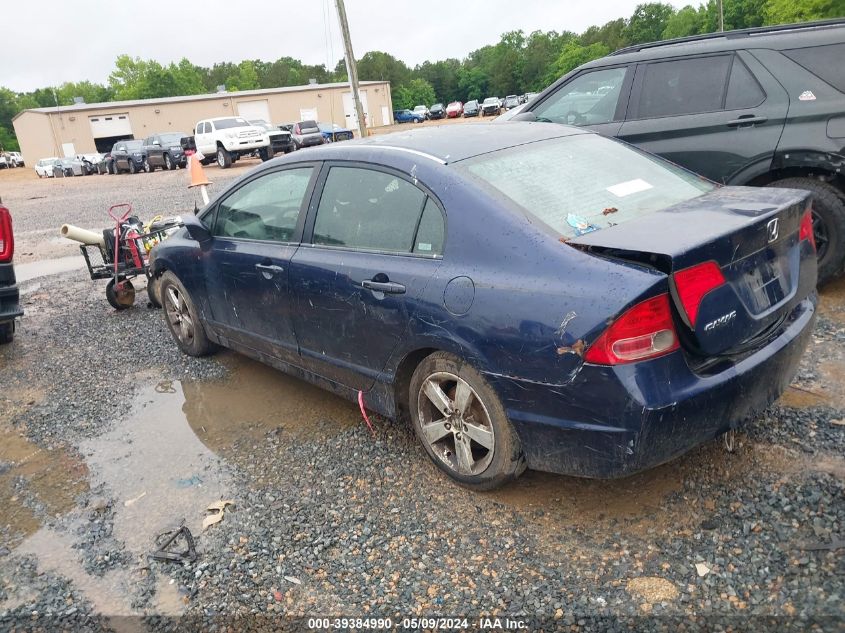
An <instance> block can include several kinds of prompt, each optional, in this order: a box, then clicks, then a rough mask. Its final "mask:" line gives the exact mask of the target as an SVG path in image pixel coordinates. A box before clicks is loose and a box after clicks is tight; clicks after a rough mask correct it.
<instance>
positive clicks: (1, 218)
mask: <svg viewBox="0 0 845 633" xmlns="http://www.w3.org/2000/svg"><path fill="white" fill-rule="evenodd" d="M14 254H15V236H14V235H13V234H12V214H11V213H9V210H8V209H7V208H6V207H4V206H0V262H8V261H11V260H12V255H14Z"/></svg>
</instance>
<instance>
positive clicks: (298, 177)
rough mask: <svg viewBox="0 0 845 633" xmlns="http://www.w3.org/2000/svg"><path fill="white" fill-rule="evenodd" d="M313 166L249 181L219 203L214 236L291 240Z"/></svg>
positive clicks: (278, 172) (275, 173)
mask: <svg viewBox="0 0 845 633" xmlns="http://www.w3.org/2000/svg"><path fill="white" fill-rule="evenodd" d="M313 170H314V168H313V167H299V168H295V169H286V170H284V171H275V172H271V173H269V174H264V175H263V176H260V177H258V178H256V179H255V180H251V181H249V182H248V183H246V184H245V185H243V186H242V187H240V188H239V189H237V190H235V191H234V192H233V193H232V194H230V195H229V196H228V197H227V198H225V199H224V200H222V201H221V202H220V204H219V205H218V208H217V218H216V220H215V223H214V231H213V233H214V235H217V236H219V237H234V238H241V239H250V240H263V241H273V242H290V241H292V239H293V237H294V235H295V232H296V226H297V223H298V221H299V214H300V213H301V210H302V202H303V200H304V198H305V194H306V192H307V191H308V183H309V182H310V181H311V175H312V173H313Z"/></svg>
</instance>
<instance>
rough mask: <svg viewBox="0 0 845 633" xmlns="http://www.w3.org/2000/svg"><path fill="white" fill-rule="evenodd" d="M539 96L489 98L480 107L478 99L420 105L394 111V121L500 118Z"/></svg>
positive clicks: (529, 94)
mask: <svg viewBox="0 0 845 633" xmlns="http://www.w3.org/2000/svg"><path fill="white" fill-rule="evenodd" d="M537 94H538V93H536V92H526V93H525V94H522V95H508V96H507V97H505V98H504V99H500V98H498V97H488V98H486V99H485V100H484V102H483V103H482V104H480V105H479V103H478V101H477V100H476V99H472V100H470V101H467V102H466V103H464V102H462V101H451V102H450V103H449V104H448V105H446V106H445V107H444V105H443V104H442V103H435V104H434V105H432V106H431V107H430V108H429V107H427V106H425V105H418V106H416V107H415V108H414V109H413V110H407V109H405V110H394V111H393V120H394V121H395V122H396V123H422V122H423V121H429V120H438V119H455V118H458V117H461V116H463V117H474V116H488V115H490V116H498V115H499V114H501V113H502V112H503V111H507V110H510V109H512V108H516V107H518V106H520V105H522V104H524V103H527V102H529V101H531V100H532V99H533V98H534V97H536V96H537Z"/></svg>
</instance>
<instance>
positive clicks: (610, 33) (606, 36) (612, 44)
mask: <svg viewBox="0 0 845 633" xmlns="http://www.w3.org/2000/svg"><path fill="white" fill-rule="evenodd" d="M579 39H580V41H581V45H582V46H589V45H590V44H604V45H605V46H607V48H608V50H611V51H615V50H619V49H620V48H625V47H626V46H628V45H629V44H630V43H631V42H630V40H629V39H628V20H626V19H625V18H618V19H616V20H611V21H610V22H606V23H605V24H603V25H602V26H591V27H590V28H588V29H587V30H586V31H584V32H583V33H582V34H581V37H580V38H579Z"/></svg>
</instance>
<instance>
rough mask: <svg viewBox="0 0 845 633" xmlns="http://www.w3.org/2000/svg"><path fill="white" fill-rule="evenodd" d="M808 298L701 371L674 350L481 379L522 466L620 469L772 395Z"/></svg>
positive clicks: (797, 349) (725, 422) (799, 338)
mask: <svg viewBox="0 0 845 633" xmlns="http://www.w3.org/2000/svg"><path fill="white" fill-rule="evenodd" d="M815 306H816V297H815V295H813V296H812V297H809V298H807V299H805V300H804V301H802V302H801V303H800V304H799V305H798V306H796V308H795V309H794V310H793V312H792V314H790V316H789V317H788V319H787V320H786V321H785V323H784V325H783V326H782V327H781V330H780V331H779V333H778V335H777V336H776V338H774V339H773V340H771V341H770V342H769V343H768V344H767V345H765V346H764V347H762V348H760V349H758V350H757V351H755V352H754V353H752V354H751V355H749V356H747V357H745V358H743V359H741V360H738V361H736V362H735V363H733V364H732V365H731V366H729V367H727V368H725V369H722V370H721V371H718V372H714V373H712V374H710V375H701V374H696V373H694V372H693V371H692V370H691V369H690V368H689V366H688V364H687V361H686V359H685V357H684V355H683V353H682V352H680V351H678V352H674V353H672V354H669V355H667V356H664V357H662V358H658V359H655V360H653V361H649V362H644V363H635V364H631V365H621V366H617V367H604V366H598V365H589V364H585V365H583V366H582V368H581V370H580V372H578V374H577V375H576V377H575V378H574V379H573V380H572V381H571V382H570V383H567V384H565V385H551V384H549V385H547V384H542V383H536V382H528V381H521V380H516V379H512V378H505V377H502V376H498V375H494V374H489V375H488V379H489V380H490V381H491V383H492V384H493V385H494V387H495V388H496V389H497V391H498V393H499V394H500V395H501V396H502V397H503V401H504V404H505V408H506V410H507V412H508V417H509V418H510V420H511V422H512V423H513V425H514V427H515V429H516V431H517V434H518V435H519V438H520V440H521V442H522V447H523V450H524V451H525V455H526V458H527V461H528V467H529V468H532V469H535V470H542V471H548V472H555V473H560V474H566V475H576V476H583V477H596V478H614V477H623V476H626V475H630V474H633V473H635V472H638V471H641V470H645V469H648V468H651V467H654V466H657V465H659V464H662V463H664V462H667V461H669V460H671V459H673V458H675V457H677V456H679V455H682V454H683V453H685V452H687V451H689V450H690V449H692V448H694V447H695V446H697V445H699V444H702V443H704V442H707V441H709V440H711V439H713V438H714V437H717V436H718V435H720V434H722V433H724V432H725V431H727V430H729V429H732V428H736V427H738V426H739V425H740V424H741V423H742V422H743V421H744V420H746V419H747V418H749V417H750V416H753V415H755V414H757V413H759V412H760V411H762V410H764V409H765V408H766V407H768V406H769V405H770V404H772V403H773V402H774V401H775V400H776V399H777V398H778V397H779V396H780V395H781V394H782V393H783V391H784V390H785V389H786V387H787V386H788V385H789V383H790V382H791V381H792V379H793V377H794V376H795V374H796V372H797V371H798V364H799V362H800V360H801V356H802V355H803V353H804V350H805V348H806V347H807V344H808V342H809V339H810V336H811V333H812V330H813V324H814V323H815ZM526 403H531V407H530V408H528V407H526Z"/></svg>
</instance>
